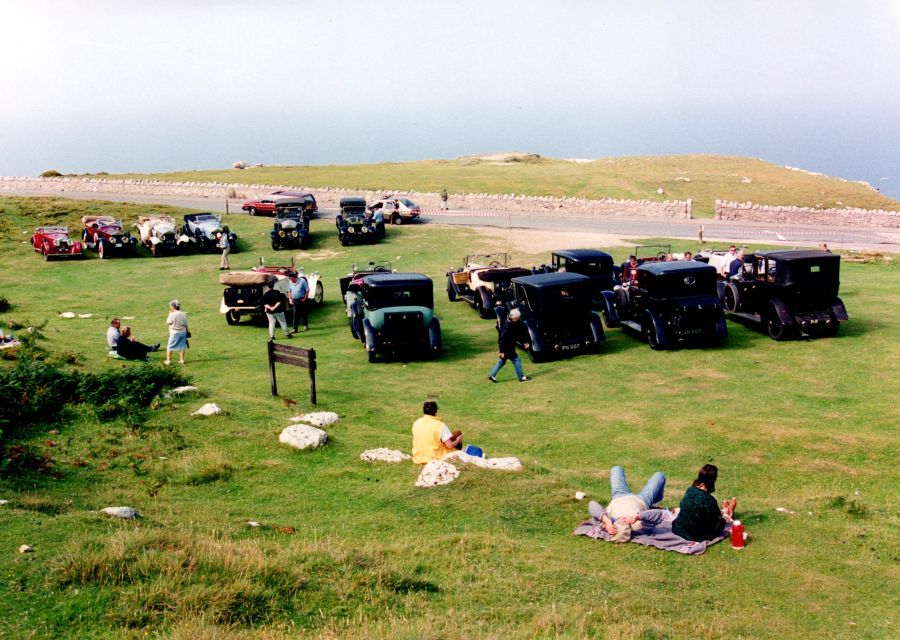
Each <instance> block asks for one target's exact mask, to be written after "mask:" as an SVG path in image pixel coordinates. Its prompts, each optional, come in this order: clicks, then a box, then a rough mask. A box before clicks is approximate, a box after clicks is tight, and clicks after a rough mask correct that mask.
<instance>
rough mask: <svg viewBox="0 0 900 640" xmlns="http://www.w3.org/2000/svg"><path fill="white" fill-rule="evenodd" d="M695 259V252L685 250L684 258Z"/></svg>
mask: <svg viewBox="0 0 900 640" xmlns="http://www.w3.org/2000/svg"><path fill="white" fill-rule="evenodd" d="M693 259H694V254H693V253H691V252H690V251H685V252H684V260H688V261H690V260H693Z"/></svg>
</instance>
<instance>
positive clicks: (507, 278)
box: [447, 253, 531, 319]
mask: <svg viewBox="0 0 900 640" xmlns="http://www.w3.org/2000/svg"><path fill="white" fill-rule="evenodd" d="M508 260H509V256H508V255H507V254H505V253H485V254H473V255H468V256H466V258H465V261H464V262H463V266H462V267H460V268H459V269H453V270H451V271H448V272H447V298H448V299H449V300H450V302H455V301H456V300H465V301H466V302H468V303H469V304H470V305H472V306H473V307H474V308H475V310H476V311H478V315H480V316H481V317H482V318H485V319H487V318H493V317H495V316H494V307H495V306H497V305H498V304H499V305H504V304H506V303H507V302H509V301H510V300H511V299H512V284H511V281H512V279H513V278H517V277H519V276H526V275H528V274H530V273H531V270H530V269H524V268H521V267H508V266H507V262H508Z"/></svg>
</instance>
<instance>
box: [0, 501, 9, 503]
mask: <svg viewBox="0 0 900 640" xmlns="http://www.w3.org/2000/svg"><path fill="white" fill-rule="evenodd" d="M0 504H9V500H0Z"/></svg>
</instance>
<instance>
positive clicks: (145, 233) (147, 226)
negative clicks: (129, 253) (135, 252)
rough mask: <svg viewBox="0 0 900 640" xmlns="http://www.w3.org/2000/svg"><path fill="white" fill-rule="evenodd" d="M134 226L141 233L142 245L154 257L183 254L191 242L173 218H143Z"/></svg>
mask: <svg viewBox="0 0 900 640" xmlns="http://www.w3.org/2000/svg"><path fill="white" fill-rule="evenodd" d="M134 226H135V227H136V228H137V230H138V232H139V233H140V238H141V244H143V245H144V247H146V249H147V251H149V252H150V253H151V254H152V255H153V256H154V257H158V256H161V255H164V254H171V253H182V252H184V250H185V249H187V246H188V244H189V243H190V241H191V240H190V238H189V237H188V236H187V235H186V234H185V233H184V232H183V231H182V230H181V229H180V228H179V227H178V223H177V222H175V218H172V217H171V216H141V217H139V218H138V221H137V224H136V225H134Z"/></svg>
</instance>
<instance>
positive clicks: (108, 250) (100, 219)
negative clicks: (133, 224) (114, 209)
mask: <svg viewBox="0 0 900 640" xmlns="http://www.w3.org/2000/svg"><path fill="white" fill-rule="evenodd" d="M81 224H83V225H84V229H83V230H82V232H81V238H82V240H84V244H85V246H86V247H88V248H90V249H96V250H97V254H98V255H99V256H100V258H101V259H106V258H111V257H113V256H129V257H131V256H134V255H137V238H135V237H134V236H132V235H131V233H129V232H128V231H126V230H125V229H124V228H123V227H122V221H121V220H116V219H115V218H113V217H112V216H81Z"/></svg>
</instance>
